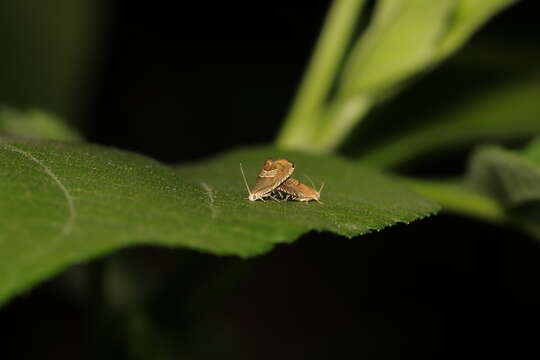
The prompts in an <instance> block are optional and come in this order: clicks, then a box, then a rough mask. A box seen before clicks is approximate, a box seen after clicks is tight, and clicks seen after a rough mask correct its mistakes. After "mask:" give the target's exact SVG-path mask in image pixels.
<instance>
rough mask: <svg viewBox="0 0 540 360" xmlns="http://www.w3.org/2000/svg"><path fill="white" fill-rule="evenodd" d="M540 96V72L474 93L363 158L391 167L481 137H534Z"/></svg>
mask: <svg viewBox="0 0 540 360" xmlns="http://www.w3.org/2000/svg"><path fill="white" fill-rule="evenodd" d="M539 98H540V78H539V77H538V76H536V77H531V78H530V79H528V80H527V81H524V82H521V83H514V84H506V85H503V86H499V87H494V88H491V89H488V90H485V91H481V92H478V93H476V94H472V95H471V96H470V98H469V99H467V100H465V101H464V102H463V103H461V104H458V105H453V106H452V107H450V108H443V109H440V111H439V112H437V113H427V114H428V115H429V116H430V118H431V119H432V121H424V122H422V124H421V125H420V126H417V127H415V128H412V129H409V130H407V131H405V132H403V133H400V134H398V136H395V137H393V138H388V139H385V140H384V141H381V142H380V143H378V144H377V146H375V147H372V148H371V149H369V151H368V152H366V153H364V154H361V155H360V156H359V159H360V160H361V161H362V162H363V163H365V162H367V163H369V164H371V165H374V166H377V167H385V168H388V167H392V166H396V165H398V164H400V163H403V162H405V161H409V160H412V159H414V158H415V157H417V156H419V155H421V154H427V153H429V152H433V151H438V150H444V149H450V148H455V147H456V146H460V145H464V144H467V143H471V142H474V141H478V140H481V139H487V138H492V139H493V138H504V139H511V138H523V137H531V136H534V135H535V134H538V133H540V121H539V120H538V119H540V107H539V106H538V103H537V100H538V99H539ZM419 116H422V115H419Z"/></svg>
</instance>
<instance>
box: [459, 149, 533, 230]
mask: <svg viewBox="0 0 540 360" xmlns="http://www.w3.org/2000/svg"><path fill="white" fill-rule="evenodd" d="M537 146H538V141H536V142H534V143H532V144H531V146H529V148H528V149H527V151H526V152H525V154H527V153H528V152H529V151H532V153H534V154H536V151H537ZM465 185H466V186H468V187H469V188H471V189H473V190H475V191H477V192H478V193H480V194H483V195H486V196H489V197H491V198H492V199H494V200H496V201H497V202H499V203H500V204H502V205H504V206H505V208H506V213H507V218H508V220H509V222H511V223H514V224H515V225H517V226H518V227H520V228H521V229H523V230H524V231H526V232H528V233H529V234H530V235H532V236H534V237H537V238H539V239H540V164H538V163H536V162H535V161H531V158H528V157H527V156H524V155H523V154H522V153H519V152H517V151H510V150H505V149H502V148H500V147H494V146H492V147H484V148H481V149H480V150H478V151H477V152H476V153H475V154H474V155H473V156H472V158H471V161H470V163H469V167H468V170H467V174H466V177H465Z"/></svg>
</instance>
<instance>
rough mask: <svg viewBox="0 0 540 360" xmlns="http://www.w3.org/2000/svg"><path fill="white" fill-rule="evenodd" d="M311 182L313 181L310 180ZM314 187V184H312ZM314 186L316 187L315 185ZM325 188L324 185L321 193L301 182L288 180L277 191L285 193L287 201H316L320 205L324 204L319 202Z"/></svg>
mask: <svg viewBox="0 0 540 360" xmlns="http://www.w3.org/2000/svg"><path fill="white" fill-rule="evenodd" d="M310 181H311V180H310ZM311 185H313V182H311ZM313 186H314V185H313ZM323 188H324V183H323V184H322V185H321V188H320V189H319V191H317V190H315V189H314V188H312V187H311V186H309V185H306V184H303V183H301V182H300V181H298V180H296V179H293V178H288V179H287V180H285V181H284V182H283V183H282V184H281V185H279V186H278V187H277V188H276V190H277V191H278V192H281V193H283V194H284V195H285V196H284V199H283V200H285V201H287V200H289V199H290V200H296V201H312V200H314V201H316V202H318V203H319V204H322V202H321V201H320V200H319V199H320V198H321V191H322V189H323Z"/></svg>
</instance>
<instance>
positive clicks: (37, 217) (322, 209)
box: [0, 138, 438, 303]
mask: <svg viewBox="0 0 540 360" xmlns="http://www.w3.org/2000/svg"><path fill="white" fill-rule="evenodd" d="M284 155H287V157H288V158H289V159H290V160H292V161H294V162H295V163H296V165H297V167H296V172H295V177H297V178H300V179H303V177H302V174H304V173H305V174H309V176H310V177H311V178H313V179H314V180H315V182H316V183H317V184H319V183H320V182H322V181H325V182H326V187H325V189H324V191H323V193H322V197H321V200H322V201H324V204H317V203H299V202H275V201H266V202H260V201H258V202H250V201H248V200H247V199H246V197H247V192H246V190H245V186H244V183H243V180H242V177H241V175H240V171H239V162H242V163H243V166H244V169H245V170H246V175H247V177H248V179H249V181H250V182H251V183H252V181H254V180H255V176H256V174H257V173H258V172H259V171H260V167H261V166H262V163H263V161H264V160H265V159H266V158H269V157H275V158H280V157H284ZM0 174H2V176H1V177H0V194H1V197H2V201H1V202H0V303H2V302H5V301H6V300H7V299H9V297H11V296H13V295H14V294H16V293H20V292H21V291H23V290H25V289H27V288H29V287H30V286H31V285H33V284H35V283H36V282H38V281H40V280H43V279H45V278H47V277H49V276H52V275H53V274H55V273H57V272H59V271H60V270H62V269H64V268H65V267H66V266H69V265H71V264H74V263H77V262H81V261H87V260H89V259H92V258H95V257H97V256H100V255H104V254H107V253H110V252H111V251H113V250H114V249H117V248H121V247H125V246H129V245H135V244H156V245H164V246H181V247H186V248H190V249H195V250H199V251H204V252H209V253H212V254H217V255H238V256H242V257H248V256H253V255H257V254H262V253H264V252H266V251H269V250H270V249H271V248H272V247H273V246H274V245H275V244H277V243H286V242H292V241H294V240H295V239H297V238H298V237H299V236H300V235H301V234H303V233H305V232H307V231H310V230H317V231H332V232H335V233H337V234H340V235H343V236H347V237H353V236H356V235H361V234H364V233H367V232H369V231H372V230H380V229H382V228H384V227H386V226H389V225H392V224H395V223H399V222H401V223H408V222H410V221H413V220H415V219H418V218H422V217H425V216H428V215H430V214H433V213H434V212H436V211H437V210H438V205H436V204H435V203H433V202H431V201H430V200H427V199H425V198H423V197H421V196H420V195H418V194H416V193H415V192H413V191H410V190H408V189H407V188H406V187H404V186H403V185H400V184H399V183H398V182H396V181H393V180H391V179H389V178H388V177H386V176H383V175H381V174H379V173H376V172H373V171H370V170H368V169H366V168H363V167H361V166H358V165H356V164H353V163H351V162H348V161H345V160H343V159H341V158H338V157H315V156H307V155H304V154H300V153H291V152H289V153H287V154H285V153H282V152H279V151H276V150H274V149H273V148H245V149H240V150H236V151H233V152H230V153H227V154H225V155H222V156H219V157H217V158H213V159H211V160H207V161H203V162H200V163H197V164H192V165H189V166H182V167H177V168H174V167H169V166H165V165H163V164H160V163H158V162H156V161H154V160H152V159H149V158H146V157H144V156H140V155H136V154H132V153H127V152H124V151H119V150H116V149H111V148H104V147H99V146H94V145H85V144H74V143H72V144H68V143H59V142H52V141H28V140H24V141H23V140H13V139H1V138H0ZM302 181H304V182H306V180H302Z"/></svg>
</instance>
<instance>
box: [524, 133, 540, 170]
mask: <svg viewBox="0 0 540 360" xmlns="http://www.w3.org/2000/svg"><path fill="white" fill-rule="evenodd" d="M523 155H524V156H525V157H526V158H527V159H529V160H530V161H532V162H534V163H535V164H536V165H538V166H540V137H538V138H536V139H534V140H533V141H531V143H530V144H529V145H528V146H527V147H526V148H525V151H524V152H523Z"/></svg>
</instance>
